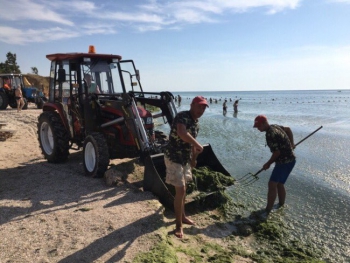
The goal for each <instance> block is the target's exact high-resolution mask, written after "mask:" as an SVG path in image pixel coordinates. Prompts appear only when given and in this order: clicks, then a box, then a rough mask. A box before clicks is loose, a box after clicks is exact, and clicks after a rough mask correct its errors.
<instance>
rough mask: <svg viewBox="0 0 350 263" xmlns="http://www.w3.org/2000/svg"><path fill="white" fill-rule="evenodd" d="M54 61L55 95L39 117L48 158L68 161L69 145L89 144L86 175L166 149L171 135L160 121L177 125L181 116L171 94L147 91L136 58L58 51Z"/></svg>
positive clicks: (52, 88) (52, 92)
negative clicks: (161, 127) (159, 126)
mask: <svg viewBox="0 0 350 263" xmlns="http://www.w3.org/2000/svg"><path fill="white" fill-rule="evenodd" d="M46 57H47V58H48V59H49V60H50V61H51V68H50V85H49V99H48V101H47V102H46V103H45V104H44V106H43V112H42V113H41V114H40V116H39V118H38V137H39V142H40V147H41V149H42V152H43V154H44V156H45V158H46V159H47V160H48V161H49V162H52V163H59V162H64V161H66V160H67V158H68V156H69V149H75V150H79V149H81V148H83V152H84V153H83V165H84V170H85V174H86V175H88V176H92V177H101V176H103V175H104V172H105V171H106V170H107V167H108V164H109V161H110V159H115V158H126V157H129V158H133V157H141V158H142V159H143V158H144V157H146V156H149V155H152V154H156V153H161V152H162V150H163V147H164V146H165V145H166V143H167V138H166V136H165V135H164V134H163V133H162V132H160V131H156V130H155V125H154V119H155V118H162V120H163V122H164V123H169V124H171V123H172V121H173V118H174V117H175V115H176V108H175V104H174V101H173V98H174V97H173V95H172V94H171V93H170V92H160V93H154V92H148V93H147V92H144V91H143V89H142V86H141V83H140V75H139V71H138V70H137V69H136V67H135V64H134V62H133V61H132V60H122V57H121V56H119V55H112V54H97V53H95V52H94V48H93V47H90V48H89V52H88V53H58V54H50V55H47V56H46Z"/></svg>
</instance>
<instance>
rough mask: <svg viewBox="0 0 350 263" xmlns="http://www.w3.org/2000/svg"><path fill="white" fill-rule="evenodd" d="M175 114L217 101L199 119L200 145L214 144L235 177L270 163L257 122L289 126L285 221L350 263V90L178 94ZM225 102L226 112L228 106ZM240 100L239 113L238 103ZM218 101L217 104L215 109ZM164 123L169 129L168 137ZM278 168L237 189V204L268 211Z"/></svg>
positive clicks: (331, 256) (332, 258) (331, 257)
mask: <svg viewBox="0 0 350 263" xmlns="http://www.w3.org/2000/svg"><path fill="white" fill-rule="evenodd" d="M177 95H180V96H181V97H182V100H181V104H180V105H178V104H177V102H176V105H177V111H182V110H188V109H189V108H190V103H191V100H192V99H193V98H194V97H195V96H197V95H202V96H204V97H205V98H207V100H208V102H209V99H210V98H212V99H213V100H214V101H213V103H211V104H210V106H209V108H208V109H207V110H206V111H205V113H204V115H203V116H202V117H201V118H200V132H199V135H198V138H197V139H198V141H199V142H200V143H202V144H206V143H209V144H211V146H212V148H213V150H214V152H215V154H216V155H217V157H218V159H219V160H220V162H221V164H222V165H223V166H224V167H225V168H226V170H228V171H229V172H230V174H231V175H232V176H233V177H235V178H240V177H242V176H244V175H245V174H247V173H256V172H257V171H259V170H260V169H261V168H262V166H263V164H264V163H265V162H266V161H267V160H268V159H269V158H270V156H271V153H270V150H269V148H268V147H267V146H266V141H265V133H262V132H259V131H258V130H257V129H254V128H253V122H254V118H255V117H256V116H257V115H259V114H264V115H266V116H267V118H268V120H269V123H270V124H280V125H283V126H289V127H290V128H291V129H292V131H293V134H294V142H295V143H297V142H299V141H300V140H302V139H303V138H305V137H306V136H307V135H309V134H310V133H311V132H313V131H314V130H316V129H317V128H319V127H320V126H323V128H322V129H321V130H319V131H318V132H316V133H315V134H314V135H312V136H311V137H309V138H308V139H306V140H305V141H303V142H302V143H301V144H299V145H298V146H297V147H296V149H295V154H296V156H297V163H296V166H295V168H294V170H293V172H292V173H291V175H290V177H289V179H288V181H287V183H286V189H287V200H286V208H284V212H283V219H284V220H285V222H286V224H287V225H288V227H289V229H291V234H292V235H293V236H294V238H295V239H298V240H302V241H306V242H311V243H312V244H313V245H315V246H316V247H317V248H318V249H320V250H322V251H323V253H324V259H325V260H326V261H328V262H337V263H338V262H350V91H349V90H328V91H249V92H248V91H246V92H243V91H232V92H178V93H174V96H177ZM225 99H226V100H227V106H228V111H227V113H226V115H224V114H223V109H222V104H223V102H224V100H225ZM237 99H239V104H238V113H237V114H235V113H234V112H233V103H234V101H235V100H237ZM215 100H217V102H216V103H215ZM167 129H168V128H167V127H166V126H165V125H164V131H165V132H168V130H167ZM271 171H272V167H271V168H270V169H269V170H267V171H263V172H261V173H260V174H259V180H258V181H256V182H255V183H254V184H252V185H250V186H247V187H243V186H242V187H238V186H236V187H233V188H231V189H229V190H228V191H229V193H230V194H231V195H232V196H233V197H234V200H235V201H237V202H241V203H244V204H245V209H248V210H250V211H254V210H257V209H261V208H264V207H265V205H266V192H267V182H268V179H269V176H270V173H271Z"/></svg>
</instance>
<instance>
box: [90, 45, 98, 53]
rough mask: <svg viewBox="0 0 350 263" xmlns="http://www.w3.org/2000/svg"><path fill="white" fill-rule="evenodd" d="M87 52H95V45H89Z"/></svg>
mask: <svg viewBox="0 0 350 263" xmlns="http://www.w3.org/2000/svg"><path fill="white" fill-rule="evenodd" d="M89 53H93V54H95V53H96V49H95V46H93V45H90V46H89Z"/></svg>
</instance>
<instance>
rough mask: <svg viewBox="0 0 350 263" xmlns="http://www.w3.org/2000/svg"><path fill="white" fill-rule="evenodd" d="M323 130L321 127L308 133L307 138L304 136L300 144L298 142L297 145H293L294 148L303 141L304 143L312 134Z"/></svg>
mask: <svg viewBox="0 0 350 263" xmlns="http://www.w3.org/2000/svg"><path fill="white" fill-rule="evenodd" d="M322 128H323V126H320V127H319V128H318V129H316V130H314V131H313V132H312V133H310V134H309V135H308V136H306V137H305V138H304V139H302V140H301V141H300V142H298V143H297V144H294V147H297V145H298V144H300V143H302V142H303V141H305V140H306V139H307V138H309V137H310V136H311V135H313V134H314V133H316V132H317V131H319V130H321V129H322Z"/></svg>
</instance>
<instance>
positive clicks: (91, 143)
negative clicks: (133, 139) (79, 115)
mask: <svg viewBox="0 0 350 263" xmlns="http://www.w3.org/2000/svg"><path fill="white" fill-rule="evenodd" d="M83 152H84V171H85V174H86V175H87V176H91V177H103V175H104V173H105V171H106V170H107V167H108V164H109V152H108V146H107V142H106V139H105V137H104V136H103V134H102V133H98V132H93V133H91V134H90V135H88V136H87V137H86V138H85V141H84V148H83Z"/></svg>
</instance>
